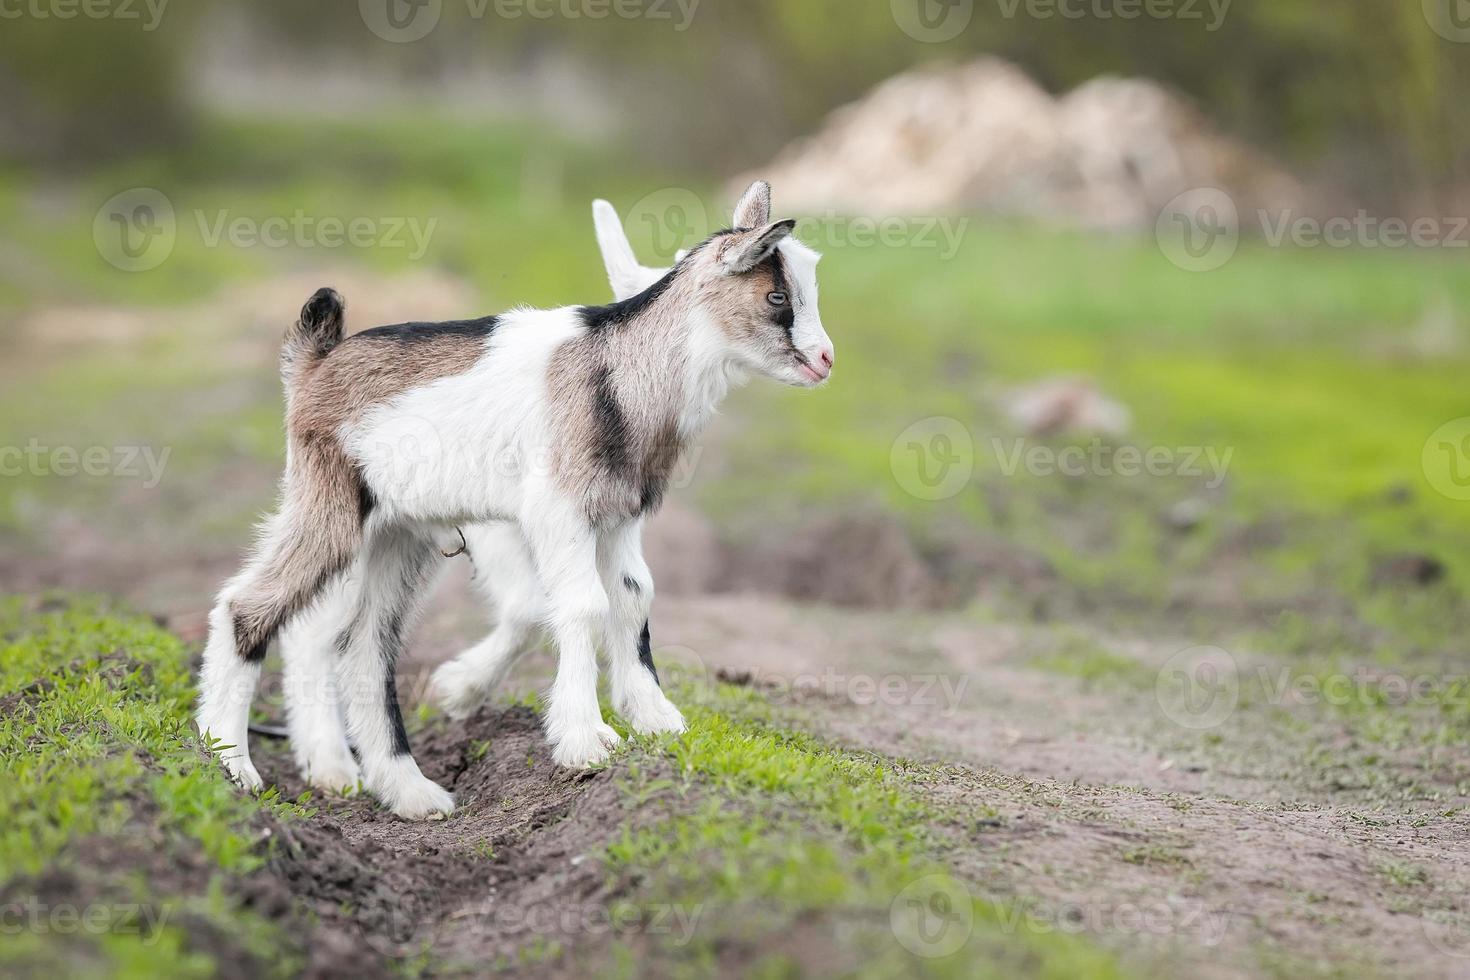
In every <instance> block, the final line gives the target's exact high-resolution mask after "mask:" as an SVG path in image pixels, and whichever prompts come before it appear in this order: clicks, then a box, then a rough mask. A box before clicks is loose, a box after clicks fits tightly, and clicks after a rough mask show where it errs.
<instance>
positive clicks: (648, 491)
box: [638, 477, 668, 517]
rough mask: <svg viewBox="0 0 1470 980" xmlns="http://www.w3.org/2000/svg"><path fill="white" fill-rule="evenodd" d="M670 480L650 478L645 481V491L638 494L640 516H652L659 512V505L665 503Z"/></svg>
mask: <svg viewBox="0 0 1470 980" xmlns="http://www.w3.org/2000/svg"><path fill="white" fill-rule="evenodd" d="M667 483H668V480H667V479H665V478H663V477H658V478H650V479H647V480H645V481H644V483H643V490H642V492H641V493H639V494H638V516H639V517H642V516H644V515H645V514H651V513H653V512H654V511H656V510H658V508H659V505H660V504H662V503H663V502H664V487H665V485H666V484H667Z"/></svg>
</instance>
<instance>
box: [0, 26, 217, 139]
mask: <svg viewBox="0 0 1470 980" xmlns="http://www.w3.org/2000/svg"><path fill="white" fill-rule="evenodd" d="M207 2H208V0H194V2H193V3H192V4H191V5H189V6H184V5H182V4H179V5H165V6H163V7H162V8H161V10H160V13H161V16H159V17H158V19H157V20H156V21H154V20H152V19H151V18H152V13H151V12H150V10H149V8H148V6H147V5H145V4H142V3H137V4H130V5H127V6H126V7H124V6H123V5H115V6H116V10H118V11H122V12H125V13H128V14H129V15H130V16H127V17H121V16H107V17H93V16H85V15H84V12H83V10H82V8H80V7H77V6H75V5H73V6H72V7H71V8H69V9H70V11H71V14H70V16H67V17H61V16H58V14H59V13H60V12H62V11H63V10H64V9H68V8H63V7H61V6H60V5H51V6H48V5H46V4H36V5H30V6H14V7H12V8H11V9H10V11H9V12H8V13H7V14H6V17H5V19H4V20H3V21H0V157H3V158H4V159H8V160H12V161H21V162H31V163H37V162H40V163H46V164H48V165H56V164H62V165H73V166H89V165H91V164H93V163H95V162H96V161H98V160H100V159H105V158H107V157H112V156H117V155H122V154H128V153H134V152H137V151H139V150H143V149H149V148H154V147H159V146H164V145H168V144H172V143H176V142H177V141H178V140H179V139H181V138H182V137H183V136H184V134H185V133H186V132H187V129H188V119H189V106H188V102H187V92H188V85H187V84H186V81H185V77H184V71H185V66H186V57H187V54H188V51H189V48H190V46H191V44H192V43H193V39H194V30H195V27H196V25H197V23H198V19H199V16H200V14H201V13H202V12H203V10H204V8H205V7H206V6H207ZM110 9H111V8H110ZM37 11H39V12H40V13H39V14H38V13H37Z"/></svg>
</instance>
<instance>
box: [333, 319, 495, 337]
mask: <svg viewBox="0 0 1470 980" xmlns="http://www.w3.org/2000/svg"><path fill="white" fill-rule="evenodd" d="M499 325H500V317H498V316H482V317H480V318H479V319H477V320H444V321H442V322H440V323H394V324H390V325H389V326H386V327H373V328H372V329H371V330H364V331H362V332H361V333H355V334H353V335H352V336H351V337H348V338H347V340H346V341H345V343H354V342H356V341H366V340H391V341H395V342H397V343H400V344H417V343H422V342H423V341H426V340H437V339H439V338H440V337H467V338H471V339H473V338H485V337H489V336H490V335H491V334H493V333H494V332H495V328H496V327H497V326H499Z"/></svg>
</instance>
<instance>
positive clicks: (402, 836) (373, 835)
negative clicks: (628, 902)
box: [257, 707, 688, 975]
mask: <svg viewBox="0 0 1470 980" xmlns="http://www.w3.org/2000/svg"><path fill="white" fill-rule="evenodd" d="M420 742H421V744H420V745H419V746H418V747H417V751H416V752H415V757H416V758H417V759H418V760H419V763H420V765H421V766H422V767H423V769H424V773H425V775H427V776H428V777H429V778H431V779H434V780H435V781H437V782H439V783H440V785H442V786H445V787H446V788H448V789H449V790H451V791H452V792H453V793H454V794H455V798H456V803H457V807H458V808H457V809H456V811H455V813H454V815H453V816H452V817H451V818H450V819H449V820H446V821H442V822H429V823H407V822H404V821H401V820H399V819H397V818H396V817H394V816H393V815H392V814H390V813H388V812H387V811H385V810H383V809H382V808H381V807H379V805H378V804H377V803H376V802H374V801H373V800H371V799H370V798H367V797H356V798H350V799H333V800H331V801H328V802H325V803H323V805H322V806H321V808H320V810H319V811H318V812H317V814H316V815H315V816H314V817H312V818H310V819H309V820H302V821H293V822H291V823H289V824H286V825H283V826H280V827H279V828H277V829H276V831H275V841H274V842H273V845H272V857H271V862H270V870H271V873H272V874H273V875H274V876H276V877H277V878H278V879H280V880H281V881H283V882H285V883H286V884H287V885H289V887H290V890H291V892H292V893H293V894H294V895H295V896H297V898H298V899H299V900H300V901H302V902H304V903H305V904H306V905H307V906H308V908H309V909H310V910H311V911H312V913H313V914H314V916H315V917H316V919H317V920H318V921H319V922H320V925H319V926H318V932H320V933H322V934H323V936H322V937H317V936H314V937H313V941H312V961H313V967H314V972H315V970H316V969H317V968H319V970H320V972H321V974H322V975H325V974H326V973H327V972H337V971H338V968H339V964H338V961H337V960H336V959H335V957H336V956H337V955H338V953H339V951H340V950H341V949H344V948H348V947H355V948H358V949H367V950H369V951H371V953H372V955H373V956H374V957H376V958H377V959H378V960H379V961H380V962H388V961H393V960H400V959H403V958H406V957H411V956H412V955H414V954H415V953H416V951H418V950H420V949H422V948H424V946H425V945H426V944H427V945H428V946H430V947H432V949H433V951H434V957H435V959H436V960H437V961H440V962H449V963H458V962H463V963H467V964H481V965H483V964H486V963H493V962H495V961H496V960H497V958H501V957H512V958H513V957H514V956H516V954H517V953H518V951H520V950H521V949H522V948H524V947H526V946H528V945H531V944H536V943H542V942H544V943H553V942H555V943H560V944H561V945H562V946H564V947H568V948H572V947H576V946H577V945H578V944H579V943H582V942H584V941H587V940H589V939H595V938H596V935H595V934H589V932H588V930H587V929H586V923H587V921H588V920H589V917H590V918H592V919H596V918H598V916H597V915H595V914H594V913H595V910H598V909H601V910H604V911H605V910H606V909H607V908H608V907H609V905H610V904H611V903H613V902H615V901H617V900H618V898H619V896H620V894H621V893H622V891H623V889H624V887H625V886H624V885H621V884H619V883H616V882H611V881H610V880H609V878H608V876H607V874H606V873H605V871H604V870H603V866H602V863H601V861H600V860H599V859H598V857H599V854H600V852H601V851H602V849H603V848H604V847H605V846H606V844H607V843H609V842H610V839H611V836H612V834H613V833H614V832H619V831H620V830H621V827H622V826H623V824H624V822H625V816H626V814H625V812H624V808H623V802H622V800H623V797H622V793H621V791H620V790H619V788H618V786H617V784H616V782H615V781H614V779H613V778H612V772H611V770H594V771H586V772H569V771H567V770H564V769H560V768H558V767H556V766H555V765H554V764H553V763H552V761H551V754H550V750H549V748H548V747H547V745H546V739H545V736H544V734H543V733H542V730H541V726H540V723H539V721H538V719H537V717H536V715H535V713H534V712H532V711H531V710H530V709H528V708H524V707H515V708H510V709H506V710H492V709H481V711H480V712H478V713H477V714H475V715H474V716H472V717H471V718H469V719H468V720H466V721H465V722H463V723H462V724H450V723H445V724H443V725H442V726H440V727H437V728H435V729H433V730H431V731H430V732H428V733H426V735H425V737H423V738H421V739H420ZM263 748H264V747H263ZM257 754H258V755H260V756H261V758H260V759H259V760H258V761H259V762H260V768H261V772H262V775H263V776H264V777H265V778H266V780H267V782H275V783H276V784H277V785H279V786H280V787H281V790H282V793H283V794H285V795H286V796H288V797H289V796H291V795H292V794H295V793H298V792H303V791H304V789H305V787H304V786H303V785H302V784H301V782H300V780H299V778H298V776H297V775H296V773H295V771H294V767H293V765H292V763H291V760H290V758H289V756H288V754H287V753H286V752H285V751H284V749H283V747H280V746H277V747H275V749H274V750H272V751H267V752H264V753H257ZM655 765H656V764H655ZM678 805H679V806H686V805H688V800H687V799H686V798H680V799H679V802H678ZM660 812H661V806H660V803H659V800H658V799H655V800H652V801H644V803H643V807H642V809H641V810H640V813H641V814H643V815H644V816H646V817H650V818H651V816H652V815H654V814H657V813H660ZM589 910H593V911H589Z"/></svg>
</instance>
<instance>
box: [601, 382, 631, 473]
mask: <svg viewBox="0 0 1470 980" xmlns="http://www.w3.org/2000/svg"><path fill="white" fill-rule="evenodd" d="M611 374H612V371H611V369H610V368H608V367H603V369H602V370H601V371H599V372H597V377H596V378H595V379H593V384H594V386H595V393H596V406H595V408H596V412H597V459H598V462H600V463H601V464H602V465H603V466H604V467H605V468H606V469H607V471H608V472H609V473H621V472H623V471H624V470H626V469H627V468H628V465H629V462H630V461H629V459H628V420H627V418H626V417H624V415H623V409H622V408H621V407H620V406H619V405H618V396H617V393H616V392H614V391H613V387H612V377H611Z"/></svg>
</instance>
